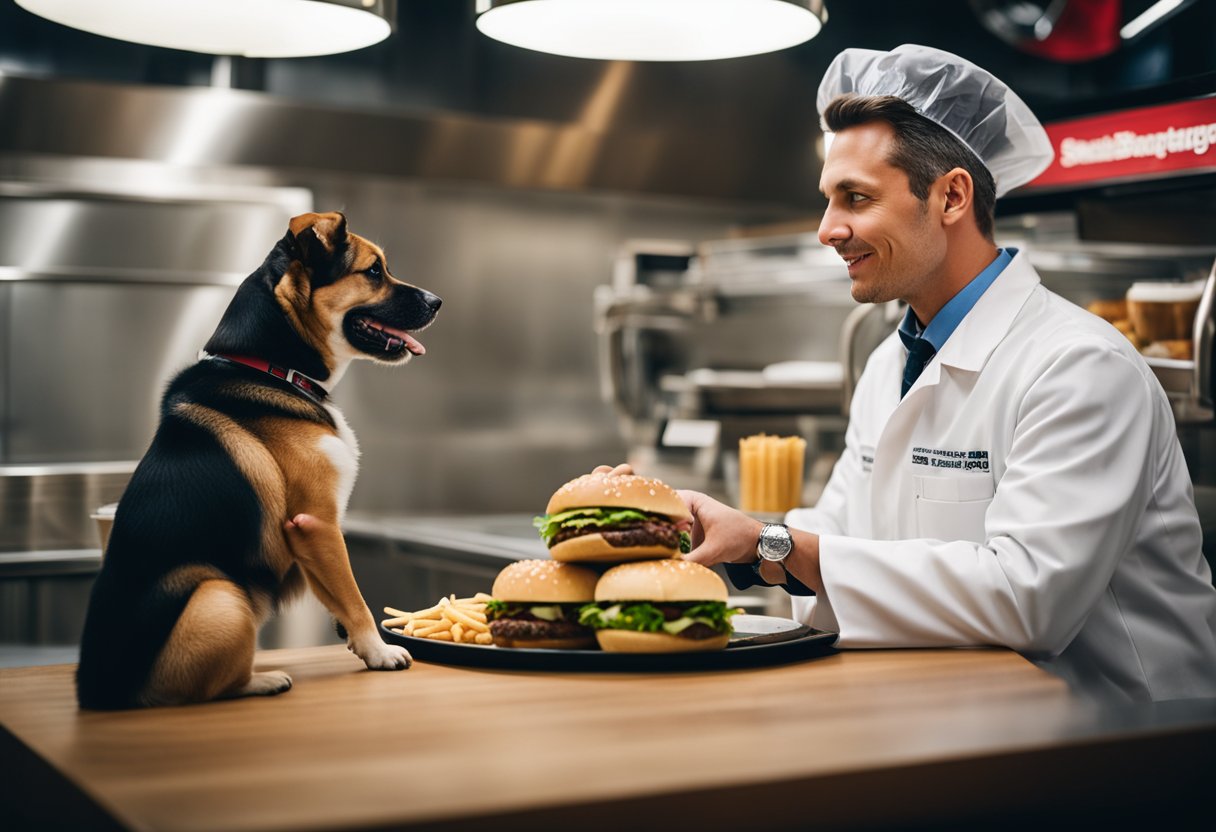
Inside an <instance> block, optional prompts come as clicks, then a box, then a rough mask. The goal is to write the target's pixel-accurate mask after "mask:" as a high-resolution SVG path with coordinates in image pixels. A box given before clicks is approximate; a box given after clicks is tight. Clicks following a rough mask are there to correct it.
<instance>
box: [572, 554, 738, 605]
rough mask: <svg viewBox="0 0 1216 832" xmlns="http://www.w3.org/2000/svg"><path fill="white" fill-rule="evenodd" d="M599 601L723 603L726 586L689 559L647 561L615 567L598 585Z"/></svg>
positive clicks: (709, 570) (597, 594) (596, 589)
mask: <svg viewBox="0 0 1216 832" xmlns="http://www.w3.org/2000/svg"><path fill="white" fill-rule="evenodd" d="M595 600H596V601H652V602H658V603H663V602H668V601H670V602H685V601H722V602H724V603H725V601H726V600H727V592H726V584H725V583H723V582H722V579H721V578H719V577H718V576H717V574H716V573H715V572H714V571H713V570H712V569H708V568H706V567H704V566H702V565H701V564H699V563H693V562H692V561H688V560H647V561H638V562H637V563H623V564H621V565H620V566H614V567H613V568H612V569H609V570H608V571H607V572H605V573H604V574H603V575H601V576H600V580H599V583H597V584H596V585H595Z"/></svg>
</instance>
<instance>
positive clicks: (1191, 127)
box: [1024, 96, 1216, 188]
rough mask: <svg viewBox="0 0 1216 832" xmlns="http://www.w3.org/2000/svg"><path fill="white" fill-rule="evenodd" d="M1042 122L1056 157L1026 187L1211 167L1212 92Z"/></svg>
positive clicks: (1215, 139) (1215, 134) (1215, 141)
mask: <svg viewBox="0 0 1216 832" xmlns="http://www.w3.org/2000/svg"><path fill="white" fill-rule="evenodd" d="M1046 127H1047V135H1048V136H1049V137H1050V138H1051V145H1052V147H1053V148H1054V149H1055V152H1056V158H1055V159H1054V160H1052V163H1051V166H1050V167H1049V168H1047V170H1045V171H1043V173H1041V174H1040V175H1039V177H1038V179H1035V180H1034V181H1033V182H1031V183H1030V184H1028V185H1025V186H1024V187H1025V188H1058V187H1061V186H1068V185H1094V184H1098V183H1102V182H1109V181H1113V180H1125V179H1155V178H1158V177H1167V176H1176V175H1178V174H1183V173H1205V172H1208V171H1216V96H1211V97H1208V98H1196V99H1192V100H1190V101H1180V102H1178V103H1176V104H1162V105H1160V106H1157V107H1145V108H1143V109H1139V110H1123V111H1122V112H1117V113H1107V114H1105V115H1100V116H1088V117H1086V118H1078V119H1071V120H1069V121H1061V122H1057V123H1055V124H1049V125H1047V126H1046Z"/></svg>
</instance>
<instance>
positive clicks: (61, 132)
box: [0, 74, 821, 207]
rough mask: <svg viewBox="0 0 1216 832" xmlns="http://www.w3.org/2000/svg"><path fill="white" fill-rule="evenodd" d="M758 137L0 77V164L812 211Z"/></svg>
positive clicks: (804, 169) (804, 158) (813, 184)
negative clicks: (206, 171)
mask: <svg viewBox="0 0 1216 832" xmlns="http://www.w3.org/2000/svg"><path fill="white" fill-rule="evenodd" d="M758 132H762V131H755V130H752V131H746V130H742V129H735V130H721V129H715V130H710V129H706V130H694V129H691V128H685V129H684V130H682V131H676V130H671V129H667V130H662V131H660V130H654V131H649V130H646V129H643V128H638V127H635V126H632V125H630V126H628V127H616V126H613V125H611V124H608V125H597V124H595V123H587V122H572V123H563V122H550V121H540V120H524V119H505V118H493V117H486V116H477V115H467V114H453V113H444V112H441V111H434V110H431V111H426V112H424V113H420V114H417V115H413V114H408V113H405V114H402V113H400V112H391V113H389V112H377V111H374V110H346V109H339V108H336V107H324V106H317V105H315V104H308V103H301V102H295V101H291V100H287V99H283V98H279V97H274V96H270V95H267V94H264V93H255V92H247V91H241V90H231V89H212V88H202V87H163V86H138V85H131V84H103V83H96V82H87V81H70V80H60V79H54V80H44V79H35V78H27V77H18V76H11V75H9V76H6V75H2V74H0V154H10V153H11V154H54V155H63V156H74V157H100V158H124V159H141V160H148V161H155V162H164V163H168V164H172V165H180V166H187V167H216V166H219V167H226V166H252V167H258V168H271V169H277V170H291V169H306V170H310V171H332V172H335V173H344V174H364V175H379V176H387V177H406V178H417V179H424V180H444V181H458V182H466V183H467V182H477V183H485V184H489V185H495V186H505V187H511V188H524V189H530V188H535V189H546V190H570V191H582V190H592V191H604V192H621V193H635V194H665V195H672V196H682V197H705V198H712V199H720V200H731V201H748V202H756V203H762V204H765V205H769V206H789V207H818V206H819V205H820V204H821V198H820V196H819V194H818V188H817V180H818V173H819V161H818V159H817V157H816V155H815V151H814V142H813V141H811V140H810V138H809V137H807V136H802V135H784V136H782V135H778V136H773V135H772V134H767V135H760V136H755V134H756V133H758Z"/></svg>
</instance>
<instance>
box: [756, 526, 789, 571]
mask: <svg viewBox="0 0 1216 832" xmlns="http://www.w3.org/2000/svg"><path fill="white" fill-rule="evenodd" d="M792 551H794V538H793V537H791V536H790V529H789V526H785V525H783V524H781V523H765V524H764V528H762V529H761V530H760V540H759V541H758V542H757V543H756V554H757V555H758V556H759V557H760V558H762V559H763V560H771V561H772V562H773V563H782V562H783V561H784V560H785V559H786V558H787V557H789V554H790V552H792ZM759 566H760V561H756V567H757V569H758V568H759ZM782 568H784V564H783V565H782Z"/></svg>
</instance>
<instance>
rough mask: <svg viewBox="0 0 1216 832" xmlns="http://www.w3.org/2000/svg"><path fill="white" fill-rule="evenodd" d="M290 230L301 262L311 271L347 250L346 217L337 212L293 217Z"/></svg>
mask: <svg viewBox="0 0 1216 832" xmlns="http://www.w3.org/2000/svg"><path fill="white" fill-rule="evenodd" d="M287 227H288V230H290V231H291V236H292V237H293V238H294V239H295V243H296V249H297V253H298V255H299V258H300V260H301V261H302V262H303V263H304V264H305V265H306V266H308V267H309V269H310V270H313V269H315V268H316V267H317V266H319V265H321V264H323V263H326V262H330V261H332V260H333V259H334V256H335V255H336V254H338V253H339V252H341V251H343V250H344V249H345V248H346V217H345V216H344V215H343V214H340V213H338V212H337V211H331V212H329V213H325V214H301V215H300V216H298V217H292V218H291V222H290V223H288V226H287Z"/></svg>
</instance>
